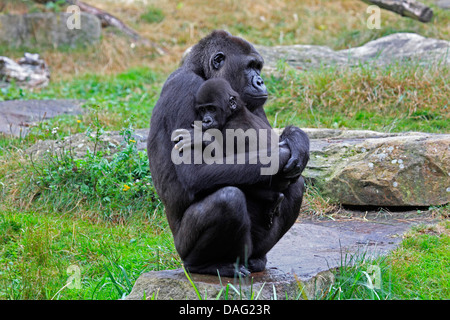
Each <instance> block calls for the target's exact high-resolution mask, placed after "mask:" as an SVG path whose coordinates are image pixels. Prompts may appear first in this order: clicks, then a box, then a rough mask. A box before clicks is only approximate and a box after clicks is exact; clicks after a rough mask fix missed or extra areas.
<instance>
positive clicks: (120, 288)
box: [0, 205, 179, 300]
mask: <svg viewBox="0 0 450 320" xmlns="http://www.w3.org/2000/svg"><path fill="white" fill-rule="evenodd" d="M167 228H168V227H167V224H166V222H165V219H164V218H162V215H155V216H153V217H152V218H151V219H150V218H143V217H133V218H130V219H128V220H127V222H126V223H120V224H117V223H111V222H108V221H105V220H103V219H94V218H90V217H88V216H76V215H73V214H71V213H57V212H52V211H51V210H49V211H46V210H40V211H33V210H16V209H8V208H6V207H5V206H3V205H2V206H1V207H0V234H1V237H0V300H1V299H118V298H121V297H122V295H123V294H124V293H125V294H128V293H129V292H130V291H131V288H132V285H133V284H134V281H135V280H136V279H137V277H138V276H139V275H140V274H141V273H143V272H146V271H150V270H158V269H165V268H174V267H178V266H179V260H178V257H177V256H176V255H175V254H174V248H173V242H172V238H171V235H170V232H169V231H168V230H167ZM71 265H75V266H77V267H79V269H80V280H81V288H80V289H76V288H72V289H70V288H67V287H66V288H64V286H65V285H66V282H67V281H68V279H69V276H70V273H68V272H67V268H69V266H71Z"/></svg>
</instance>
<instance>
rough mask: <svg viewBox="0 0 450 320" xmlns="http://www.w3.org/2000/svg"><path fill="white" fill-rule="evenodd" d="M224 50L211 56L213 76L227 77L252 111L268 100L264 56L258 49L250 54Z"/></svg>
mask: <svg viewBox="0 0 450 320" xmlns="http://www.w3.org/2000/svg"><path fill="white" fill-rule="evenodd" d="M224 51H225V50H224ZM224 51H220V52H216V53H214V54H213V55H212V56H211V59H210V61H211V68H212V70H213V73H212V74H213V77H221V78H224V79H226V80H227V81H228V82H229V83H230V85H231V87H232V88H233V89H234V90H235V91H236V92H237V93H238V94H239V95H240V97H241V99H242V100H243V101H244V103H245V104H246V105H247V108H249V109H250V110H251V111H253V110H254V109H256V108H258V107H260V106H262V105H263V104H264V103H265V102H266V100H267V88H266V85H265V84H264V80H263V79H262V78H261V69H262V67H263V64H264V61H263V59H262V57H261V56H260V55H259V54H258V53H257V52H256V51H253V52H251V53H250V54H244V53H240V52H239V51H238V50H236V51H234V52H233V50H232V49H231V50H230V49H229V50H227V51H228V53H225V52H224Z"/></svg>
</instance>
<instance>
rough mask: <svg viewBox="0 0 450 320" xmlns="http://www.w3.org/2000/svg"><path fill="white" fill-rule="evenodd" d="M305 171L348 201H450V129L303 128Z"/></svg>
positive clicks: (405, 203)
mask: <svg viewBox="0 0 450 320" xmlns="http://www.w3.org/2000/svg"><path fill="white" fill-rule="evenodd" d="M305 131H306V132H307V133H308V135H309V136H310V138H311V158H310V161H309V163H308V166H307V168H306V170H305V171H304V176H305V177H306V178H307V179H309V180H310V181H312V182H313V183H314V184H315V185H316V186H318V187H319V189H320V190H321V193H322V194H323V195H324V196H328V197H330V198H331V199H332V200H334V201H335V202H337V203H341V204H346V205H373V206H430V205H442V204H446V203H449V202H450V134H428V133H418V132H409V133H391V134H384V133H379V132H373V131H358V130H349V131H344V130H329V129H324V130H323V129H305Z"/></svg>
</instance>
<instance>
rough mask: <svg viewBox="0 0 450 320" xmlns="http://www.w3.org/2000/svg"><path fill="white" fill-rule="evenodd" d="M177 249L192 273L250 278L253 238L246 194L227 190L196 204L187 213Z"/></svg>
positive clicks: (178, 231) (176, 241) (178, 233)
mask: <svg viewBox="0 0 450 320" xmlns="http://www.w3.org/2000/svg"><path fill="white" fill-rule="evenodd" d="M175 246H176V248H177V250H178V252H179V254H180V256H181V258H182V260H183V262H184V266H185V268H186V269H188V270H189V271H190V272H193V273H206V274H214V275H217V273H219V274H220V276H225V277H233V276H234V275H235V274H238V275H243V276H245V275H247V274H248V273H249V272H248V270H247V269H246V268H245V267H244V263H245V260H246V258H247V257H249V255H250V253H251V236H250V218H249V216H248V213H247V205H246V199H245V195H244V193H243V192H242V191H241V190H240V189H238V188H236V187H224V188H222V189H219V190H218V191H216V192H214V193H212V194H211V195H209V196H207V197H205V198H204V199H202V200H200V201H199V202H195V203H193V204H192V205H191V206H190V207H189V208H188V209H187V210H186V212H185V213H184V216H183V218H182V221H181V224H180V227H179V229H178V230H177V233H176V237H175Z"/></svg>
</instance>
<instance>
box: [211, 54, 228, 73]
mask: <svg viewBox="0 0 450 320" xmlns="http://www.w3.org/2000/svg"><path fill="white" fill-rule="evenodd" d="M224 60H225V55H224V54H223V52H218V53H216V54H215V55H214V57H213V58H212V61H211V64H212V66H213V68H214V69H216V70H218V69H220V68H221V67H222V65H223V62H224Z"/></svg>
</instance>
